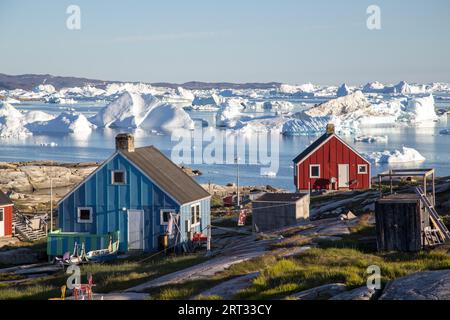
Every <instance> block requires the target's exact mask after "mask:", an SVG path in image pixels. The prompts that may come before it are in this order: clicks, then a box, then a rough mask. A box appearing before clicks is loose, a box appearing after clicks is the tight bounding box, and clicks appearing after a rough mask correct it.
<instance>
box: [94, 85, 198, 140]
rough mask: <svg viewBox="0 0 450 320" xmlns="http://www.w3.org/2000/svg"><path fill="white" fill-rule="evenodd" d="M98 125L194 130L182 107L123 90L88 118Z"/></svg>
mask: <svg viewBox="0 0 450 320" xmlns="http://www.w3.org/2000/svg"><path fill="white" fill-rule="evenodd" d="M89 120H90V121H91V122H92V123H94V124H95V125H97V126H99V127H108V128H128V129H137V128H141V129H145V130H160V129H161V130H163V131H170V130H172V129H175V128H185V129H192V128H193V126H194V122H193V121H192V119H191V118H190V116H189V115H188V114H187V113H186V112H185V111H184V110H183V109H182V108H179V107H177V106H175V105H172V104H169V103H163V102H161V101H160V100H159V99H157V98H156V97H154V96H153V95H150V94H137V93H131V92H128V91H127V92H125V93H123V94H122V95H121V96H120V97H119V98H118V99H116V100H114V101H113V102H111V103H110V104H109V105H107V106H106V107H104V108H102V109H101V110H100V111H99V112H98V113H97V114H96V115H95V116H93V117H92V118H90V119H89Z"/></svg>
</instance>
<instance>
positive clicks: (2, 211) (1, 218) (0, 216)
mask: <svg viewBox="0 0 450 320" xmlns="http://www.w3.org/2000/svg"><path fill="white" fill-rule="evenodd" d="M4 214H5V209H3V208H0V222H3V221H5V217H4Z"/></svg>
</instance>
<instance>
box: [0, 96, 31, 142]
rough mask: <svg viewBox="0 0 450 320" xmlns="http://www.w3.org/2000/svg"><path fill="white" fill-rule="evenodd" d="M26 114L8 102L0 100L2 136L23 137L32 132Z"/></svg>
mask: <svg viewBox="0 0 450 320" xmlns="http://www.w3.org/2000/svg"><path fill="white" fill-rule="evenodd" d="M25 125H26V119H25V117H24V115H23V114H22V113H21V112H20V111H19V110H17V109H16V108H14V107H13V106H12V105H11V104H9V103H7V102H0V138H23V137H26V136H29V135H31V134H32V133H31V132H30V131H29V130H28V129H27V128H26V127H25Z"/></svg>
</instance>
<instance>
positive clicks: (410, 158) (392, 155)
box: [367, 147, 426, 164]
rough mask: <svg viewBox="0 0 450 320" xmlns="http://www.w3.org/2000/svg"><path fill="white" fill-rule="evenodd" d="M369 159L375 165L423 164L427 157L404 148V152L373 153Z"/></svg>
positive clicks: (411, 149) (369, 155) (368, 155)
mask: <svg viewBox="0 0 450 320" xmlns="http://www.w3.org/2000/svg"><path fill="white" fill-rule="evenodd" d="M367 159H369V160H370V161H372V162H374V163H388V164H389V163H405V162H422V161H425V160H426V159H425V157H424V156H422V155H421V154H420V153H419V152H418V151H417V150H415V149H413V148H407V147H402V150H394V151H389V150H386V151H383V152H372V153H369V154H367Z"/></svg>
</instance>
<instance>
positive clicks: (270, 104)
mask: <svg viewBox="0 0 450 320" xmlns="http://www.w3.org/2000/svg"><path fill="white" fill-rule="evenodd" d="M262 108H263V109H265V110H270V111H282V112H286V111H292V110H293V109H294V105H293V104H292V103H291V102H289V101H266V102H264V103H263V104H262Z"/></svg>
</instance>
